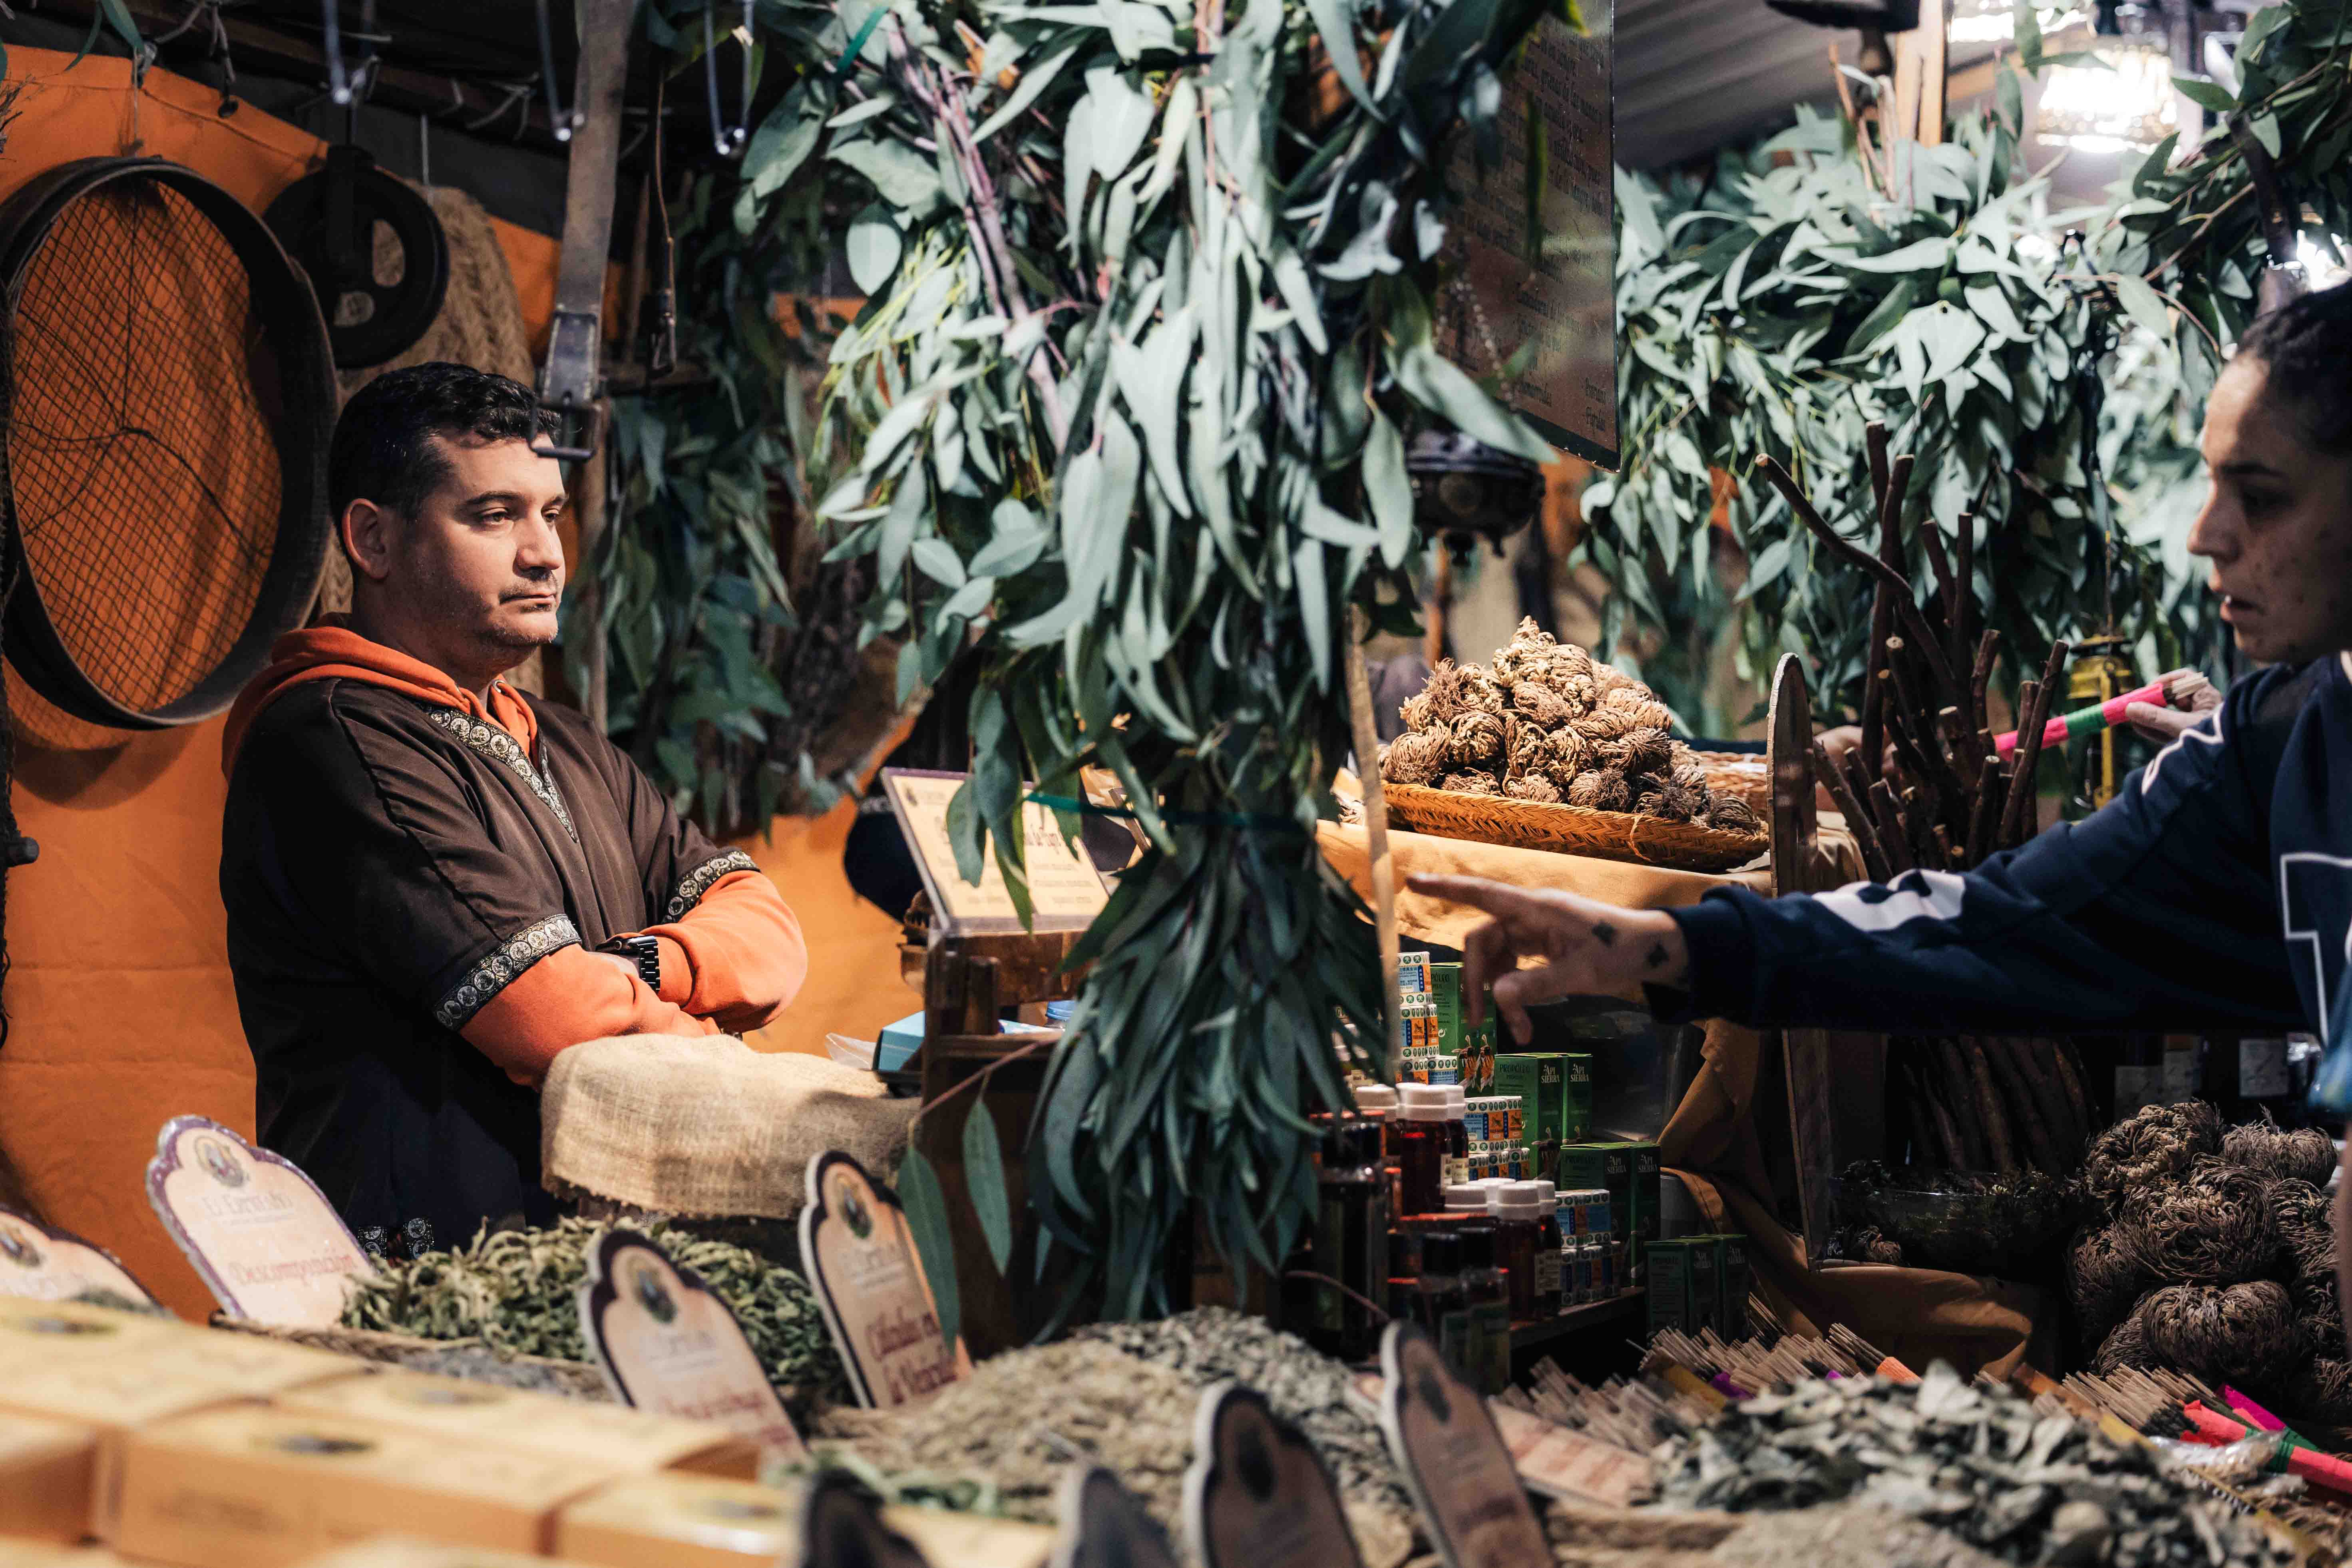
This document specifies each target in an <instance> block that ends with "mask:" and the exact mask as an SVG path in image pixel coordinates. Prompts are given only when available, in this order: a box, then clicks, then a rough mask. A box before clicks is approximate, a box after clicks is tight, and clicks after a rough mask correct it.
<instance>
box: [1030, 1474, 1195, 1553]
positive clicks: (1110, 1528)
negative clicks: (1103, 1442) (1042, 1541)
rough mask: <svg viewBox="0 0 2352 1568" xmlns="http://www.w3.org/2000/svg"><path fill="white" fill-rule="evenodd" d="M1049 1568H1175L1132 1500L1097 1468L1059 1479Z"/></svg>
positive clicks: (1153, 1524)
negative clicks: (1055, 1534)
mask: <svg viewBox="0 0 2352 1568" xmlns="http://www.w3.org/2000/svg"><path fill="white" fill-rule="evenodd" d="M1055 1511H1056V1514H1057V1516H1058V1517H1059V1519H1060V1521H1061V1534H1060V1536H1059V1538H1058V1539H1057V1540H1056V1541H1055V1542H1054V1556H1053V1561H1052V1563H1050V1564H1049V1568H1177V1564H1176V1549H1175V1547H1174V1545H1173V1544H1171V1542H1170V1541H1169V1539H1168V1536H1167V1533H1166V1532H1165V1531H1162V1530H1161V1529H1160V1521H1158V1520H1155V1519H1153V1518H1152V1517H1151V1515H1150V1513H1149V1512H1147V1511H1146V1510H1145V1509H1144V1506H1143V1504H1142V1503H1141V1502H1140V1501H1139V1500H1138V1499H1137V1498H1136V1495H1135V1494H1134V1493H1133V1492H1131V1491H1129V1490H1128V1489H1126V1488H1125V1487H1123V1486H1121V1485H1119V1481H1118V1477H1117V1476H1114V1475H1112V1474H1111V1473H1110V1472H1109V1471H1108V1470H1107V1469H1105V1468H1103V1467H1102V1466H1100V1465H1073V1466H1071V1467H1070V1468H1069V1469H1067V1470H1066V1471H1064V1472H1063V1474H1062V1488H1061V1494H1060V1497H1059V1499H1058V1500H1057V1503H1056V1509H1055Z"/></svg>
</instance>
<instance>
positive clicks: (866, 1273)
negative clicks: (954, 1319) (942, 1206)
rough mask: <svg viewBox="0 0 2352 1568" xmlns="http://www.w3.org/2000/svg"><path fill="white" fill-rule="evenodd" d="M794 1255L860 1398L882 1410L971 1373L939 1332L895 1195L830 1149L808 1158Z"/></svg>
mask: <svg viewBox="0 0 2352 1568" xmlns="http://www.w3.org/2000/svg"><path fill="white" fill-rule="evenodd" d="M801 1261H802V1262H803V1264H804V1265H805V1266H806V1267H807V1268H808V1277H809V1285H810V1287H811V1288H812V1289H814V1290H815V1292H816V1300H817V1305H818V1306H819V1307H820V1308H822V1309H823V1310H824V1321H825V1327H826V1328H828V1329H829V1330H831V1331H832V1332H833V1343H834V1348H835V1350H837V1351H839V1352H841V1360H842V1364H843V1365H844V1366H845V1368H847V1369H848V1373H849V1385H850V1387H851V1389H852V1390H853V1391H854V1392H855V1393H856V1395H857V1402H858V1403H859V1404H861V1405H867V1406H871V1407H876V1408H879V1409H885V1410H887V1409H890V1408H892V1407H893V1406H896V1405H904V1404H906V1403H908V1401H909V1400H915V1399H920V1398H922V1397H924V1396H925V1395H926V1394H935V1393H937V1392H938V1391H939V1390H940V1389H942V1388H945V1387H946V1386H947V1385H948V1384H951V1383H956V1382H960V1381H961V1380H962V1379H963V1378H965V1377H967V1376H969V1375H970V1374H971V1357H970V1356H969V1355H967V1354H966V1353H965V1352H964V1347H963V1342H962V1341H961V1339H959V1340H958V1341H957V1342H955V1343H953V1344H950V1343H949V1342H947V1338H946V1336H945V1335H943V1334H942V1333H941V1332H940V1310H939V1301H938V1298H937V1297H935V1296H933V1295H932V1293H931V1284H930V1281H929V1279H928V1278H927V1277H926V1276H925V1275H924V1273H923V1260H922V1258H921V1257H920V1256H919V1255H918V1254H917V1253H916V1251H915V1235H914V1232H913V1231H912V1230H911V1229H909V1228H908V1225H907V1212H906V1210H904V1209H903V1208H901V1207H899V1206H898V1194H896V1193H893V1192H892V1191H891V1190H890V1189H889V1188H887V1187H886V1186H884V1185H883V1184H881V1183H879V1182H877V1181H876V1180H875V1179H874V1178H873V1177H871V1176H869V1175H867V1174H866V1167H865V1166H863V1165H861V1164H859V1163H857V1162H856V1160H854V1159H852V1158H851V1157H850V1156H849V1155H847V1154H845V1153H842V1152H840V1151H839V1150H837V1149H836V1150H828V1151H826V1152H824V1153H822V1154H819V1155H817V1156H815V1157H814V1158H813V1159H812V1160H810V1161H809V1168H808V1204H807V1206H805V1207H804V1208H803V1209H802V1210H801Z"/></svg>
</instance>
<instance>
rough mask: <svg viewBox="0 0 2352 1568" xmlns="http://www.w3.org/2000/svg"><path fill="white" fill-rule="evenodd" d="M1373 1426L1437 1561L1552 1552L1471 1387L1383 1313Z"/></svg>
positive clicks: (1512, 1564) (1499, 1564) (1455, 1564)
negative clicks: (1380, 1384) (1377, 1419)
mask: <svg viewBox="0 0 2352 1568" xmlns="http://www.w3.org/2000/svg"><path fill="white" fill-rule="evenodd" d="M1381 1372H1382V1373H1385V1374H1386V1376H1387V1379H1388V1383H1387V1387H1386V1388H1385V1389H1384V1391H1383V1393H1382V1395H1381V1431H1382V1432H1383V1433H1385V1434H1386V1435H1387V1436H1388V1440H1389V1453H1390V1455H1391V1457H1392V1458H1395V1460H1396V1462H1397V1468H1398V1469H1400V1470H1402V1471H1403V1472H1404V1483H1405V1489H1406V1490H1407V1491H1409V1492H1411V1493H1412V1500H1413V1502H1414V1503H1415V1504H1416V1505H1417V1506H1418V1507H1419V1508H1420V1510H1421V1517H1422V1521H1423V1523H1424V1524H1426V1525H1427V1526H1428V1527H1429V1533H1430V1537H1431V1539H1433V1541H1435V1542H1437V1551H1438V1554H1439V1555H1440V1556H1442V1557H1443V1558H1444V1559H1445V1563H1446V1568H1519V1565H1521V1564H1524V1563H1549V1562H1550V1561H1551V1547H1550V1544H1549V1542H1547V1541H1546V1540H1545V1538H1544V1530H1543V1523H1542V1521H1539V1520H1538V1519H1537V1518H1536V1510H1535V1506H1534V1505H1533V1504H1532V1503H1530V1502H1528V1494H1527V1489H1526V1488H1525V1487H1524V1486H1522V1485H1521V1484H1520V1481H1519V1472H1518V1468H1517V1466H1516V1465H1514V1464H1513V1463H1512V1462H1511V1451H1510V1449H1508V1448H1507V1447H1504V1446H1503V1439H1502V1436H1501V1435H1500V1434H1499V1433H1497V1432H1496V1430H1495V1422H1494V1419H1493V1417H1491V1416H1489V1415H1487V1414H1486V1401H1485V1400H1484V1399H1482V1398H1481V1397H1479V1395H1478V1393H1477V1391H1476V1390H1475V1389H1473V1388H1472V1387H1470V1386H1469V1385H1468V1384H1465V1383H1464V1382H1463V1381H1462V1380H1461V1379H1459V1378H1457V1377H1455V1376H1454V1372H1453V1369H1452V1368H1450V1367H1448V1366H1447V1365H1446V1364H1445V1359H1444V1357H1443V1356H1441V1355H1439V1354H1438V1353H1437V1347H1436V1345H1434V1344H1433V1343H1432V1342H1430V1339H1429V1336H1428V1335H1427V1334H1424V1333H1423V1332H1422V1331H1421V1330H1420V1329H1418V1328H1417V1327H1415V1326H1414V1325H1412V1324H1411V1323H1401V1322H1392V1323H1391V1324H1390V1325H1389V1326H1388V1329H1387V1331H1385V1332H1384V1333H1382V1335H1381Z"/></svg>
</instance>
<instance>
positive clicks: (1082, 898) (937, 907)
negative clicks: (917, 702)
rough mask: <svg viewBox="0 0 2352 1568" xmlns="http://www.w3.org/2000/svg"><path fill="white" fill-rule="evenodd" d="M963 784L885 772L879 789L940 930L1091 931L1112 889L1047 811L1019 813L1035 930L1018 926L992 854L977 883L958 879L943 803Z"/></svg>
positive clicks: (915, 771) (1034, 808)
mask: <svg viewBox="0 0 2352 1568" xmlns="http://www.w3.org/2000/svg"><path fill="white" fill-rule="evenodd" d="M963 781H964V775H963V774H961V773H932V772H929V771H926V770H924V769H919V768H884V769H883V770H882V787H883V789H884V791H885V792H886V793H887V795H889V797H890V809H891V810H892V811H893V812H894V813H896V814H897V816H898V826H899V828H900V830H901V831H903V832H904V833H905V834H906V835H907V847H908V848H909V849H911V850H913V851H914V855H915V865H916V867H917V868H918V869H919V870H920V871H921V872H922V874H923V886H924V888H925V889H927V890H928V891H929V893H930V895H931V909H932V910H934V911H935V912H936V914H937V915H938V917H939V924H940V928H941V929H942V930H944V931H950V932H963V931H1084V930H1086V929H1087V927H1088V926H1090V925H1092V924H1094V921H1095V916H1097V915H1098V914H1100V913H1102V910H1103V906H1104V905H1106V904H1108V903H1109V902H1110V888H1109V886H1108V884H1107V883H1105V882H1104V880H1103V878H1102V873H1101V872H1099V871H1097V870H1096V869H1095V864H1094V862H1093V861H1092V860H1089V859H1088V858H1087V853H1086V850H1085V848H1084V847H1081V846H1079V845H1076V844H1074V843H1072V842H1071V841H1070V840H1068V839H1066V838H1064V837H1062V827H1061V824H1060V823H1059V822H1057V821H1056V820H1055V816H1054V814H1053V813H1052V812H1051V811H1049V810H1048V809H1046V808H1045V806H1042V805H1024V806H1023V807H1022V808H1021V824H1022V828H1023V830H1024V834H1025V835H1026V843H1025V845H1024V848H1025V850H1026V853H1027V862H1026V864H1027V868H1028V873H1029V901H1030V909H1031V911H1032V915H1033V919H1034V923H1033V924H1029V925H1024V924H1022V922H1021V915H1020V911H1018V910H1015V909H1014V908H1013V894H1012V893H1011V892H1010V891H1009V890H1008V889H1006V887H1005V885H1004V873H1003V871H1002V870H1001V869H999V868H998V867H997V864H996V856H995V853H994V851H993V849H992V850H991V852H990V853H989V854H988V856H987V857H986V858H984V860H983V861H982V866H981V874H980V881H979V882H978V883H977V884H974V883H971V882H967V881H965V880H964V879H963V873H962V872H961V870H959V869H958V868H957V867H956V858H955V843H954V840H953V839H952V838H951V837H950V835H949V833H948V803H949V802H950V801H951V800H953V799H954V798H955V794H956V791H957V790H959V789H961V788H962V787H963Z"/></svg>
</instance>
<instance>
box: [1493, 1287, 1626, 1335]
mask: <svg viewBox="0 0 2352 1568" xmlns="http://www.w3.org/2000/svg"><path fill="white" fill-rule="evenodd" d="M1649 1304H1650V1295H1649V1292H1648V1291H1647V1290H1645V1289H1642V1288H1641V1287H1639V1286H1636V1287H1635V1288H1634V1289H1631V1290H1623V1291H1620V1292H1619V1293H1618V1294H1616V1295H1614V1296H1612V1297H1611V1298H1610V1299H1609V1300H1606V1301H1587V1302H1586V1303H1585V1304H1584V1305H1582V1306H1580V1307H1570V1309H1569V1310H1567V1311H1565V1312H1562V1313H1561V1314H1560V1315H1559V1317H1557V1318H1546V1319H1544V1320H1542V1321H1539V1322H1533V1323H1514V1324H1512V1325H1511V1348H1512V1349H1513V1350H1515V1351H1522V1350H1527V1349H1528V1348H1529V1347H1531V1346H1535V1345H1542V1344H1549V1343H1550V1342H1552V1341H1554V1340H1557V1339H1564V1338H1566V1337H1567V1336H1568V1335H1570V1334H1573V1333H1580V1332H1581V1331H1584V1330H1586V1329H1594V1328H1599V1327H1600V1326H1601V1325H1602V1324H1603V1323H1613V1322H1615V1321H1618V1320H1619V1319H1621V1318H1637V1317H1639V1316H1641V1315H1642V1314H1643V1312H1645V1311H1647V1310H1649Z"/></svg>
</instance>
